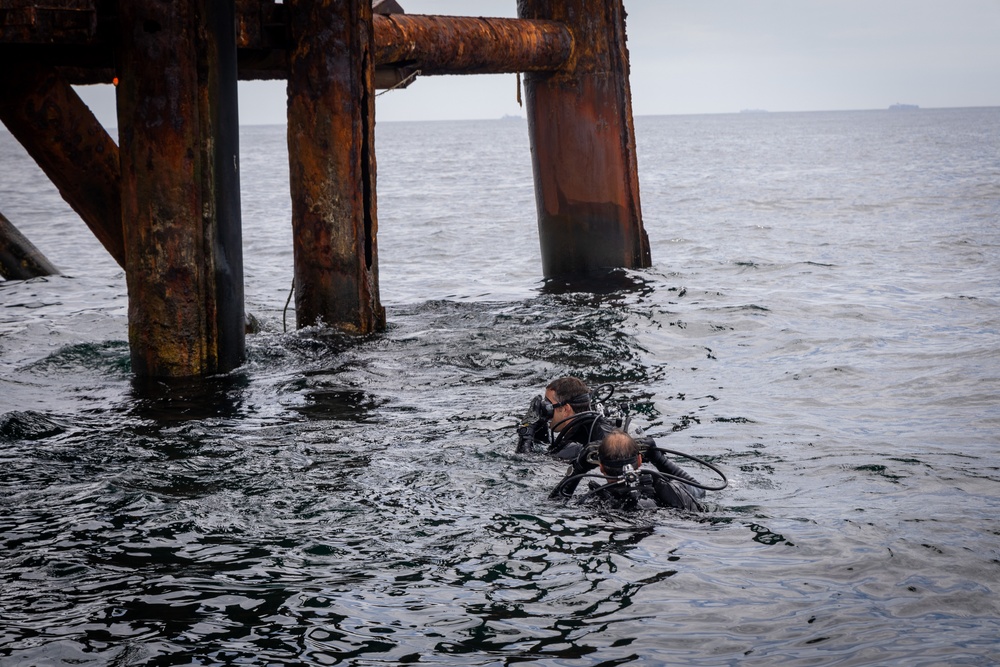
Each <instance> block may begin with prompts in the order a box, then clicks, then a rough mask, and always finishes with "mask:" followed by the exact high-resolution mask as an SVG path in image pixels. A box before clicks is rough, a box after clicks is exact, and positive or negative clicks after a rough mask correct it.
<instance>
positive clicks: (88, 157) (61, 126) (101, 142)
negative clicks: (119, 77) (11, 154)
mask: <svg viewBox="0 0 1000 667" xmlns="http://www.w3.org/2000/svg"><path fill="white" fill-rule="evenodd" d="M0 88H2V89H3V94H2V95H0V120H2V121H3V123H4V125H6V126H7V129H9V130H10V132H11V134H13V135H14V136H15V137H16V138H17V140H18V141H19V142H20V143H21V145H22V146H24V148H25V150H27V151H28V154H29V155H31V157H32V158H34V160H35V162H37V163H38V166H39V167H41V168H42V171H44V172H45V174H46V175H47V176H48V177H49V179H50V180H51V181H52V182H53V183H54V184H55V186H56V187H57V188H58V189H59V194H61V195H62V197H63V199H65V200H66V202H67V203H68V204H69V205H70V206H71V207H72V208H73V210H74V211H76V212H77V214H79V216H80V217H81V218H82V219H83V221H84V222H85V223H87V226H88V227H90V229H91V231H93V232H94V235H95V236H96V237H97V239H98V240H99V241H100V242H101V244H102V245H103V246H104V247H105V248H106V249H107V251H108V252H109V253H111V256H112V257H114V259H115V261H116V262H118V264H119V265H120V266H125V241H124V236H123V232H122V216H121V198H120V176H121V170H120V167H119V163H118V146H116V145H115V142H114V140H113V139H112V138H111V137H110V136H109V135H108V133H107V131H105V129H104V127H103V126H102V125H101V123H100V122H99V121H98V120H97V118H96V117H95V116H94V114H93V113H92V112H91V111H90V109H89V108H88V107H87V105H86V104H84V102H83V100H81V99H80V97H79V96H78V95H77V94H76V92H75V91H74V90H73V88H72V86H70V85H69V84H68V83H67V82H66V81H65V80H64V79H63V78H62V77H60V76H59V75H57V74H56V73H55V71H54V70H52V68H48V67H42V66H39V65H34V64H31V63H22V64H19V65H17V66H12V65H9V66H6V67H3V68H0Z"/></svg>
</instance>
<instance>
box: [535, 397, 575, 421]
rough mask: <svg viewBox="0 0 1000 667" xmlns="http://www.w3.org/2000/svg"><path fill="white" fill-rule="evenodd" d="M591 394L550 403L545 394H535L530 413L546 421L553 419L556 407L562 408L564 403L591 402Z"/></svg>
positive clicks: (537, 418)
mask: <svg viewBox="0 0 1000 667" xmlns="http://www.w3.org/2000/svg"><path fill="white" fill-rule="evenodd" d="M589 402H590V394H589V393H588V394H579V395H577V396H574V397H573V398H570V399H569V400H566V401H562V402H559V403H550V402H549V401H548V399H546V398H544V397H543V396H540V395H539V396H535V397H534V398H533V399H531V404H530V405H529V406H528V413H529V414H530V415H532V416H534V418H535V419H536V420H539V419H544V420H545V421H552V418H553V417H554V416H555V413H556V408H561V407H562V406H564V405H572V404H573V403H577V404H579V403H589Z"/></svg>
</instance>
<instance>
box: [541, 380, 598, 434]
mask: <svg viewBox="0 0 1000 667" xmlns="http://www.w3.org/2000/svg"><path fill="white" fill-rule="evenodd" d="M545 400H546V401H548V402H549V404H550V405H551V406H552V415H551V416H550V417H549V426H550V427H551V428H552V430H553V431H561V430H563V428H564V427H565V426H566V425H567V424H568V423H569V422H568V421H567V420H569V419H570V418H571V417H572V416H573V415H575V414H577V413H580V412H587V411H588V410H590V388H589V387H587V385H586V383H584V381H583V380H581V379H580V378H575V377H572V376H566V377H561V378H559V379H557V380H553V381H552V382H550V383H549V384H548V386H547V387H545Z"/></svg>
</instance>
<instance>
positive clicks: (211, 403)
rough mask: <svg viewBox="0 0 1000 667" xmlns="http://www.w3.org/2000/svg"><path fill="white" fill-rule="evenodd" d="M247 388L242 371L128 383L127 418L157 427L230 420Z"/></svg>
mask: <svg viewBox="0 0 1000 667" xmlns="http://www.w3.org/2000/svg"><path fill="white" fill-rule="evenodd" d="M248 385H249V378H248V376H247V374H246V372H245V371H242V370H236V371H233V372H232V373H227V374H225V375H213V376H210V377H203V378H202V377H194V378H143V377H133V378H132V380H131V392H130V396H129V398H130V399H131V400H130V402H129V405H128V408H129V412H130V414H131V415H133V416H135V417H138V418H140V419H148V420H152V421H155V422H159V423H172V422H184V421H196V420H202V419H213V418H232V417H235V416H237V415H239V413H240V409H241V407H242V405H243V392H244V390H245V389H246V388H247V386H248Z"/></svg>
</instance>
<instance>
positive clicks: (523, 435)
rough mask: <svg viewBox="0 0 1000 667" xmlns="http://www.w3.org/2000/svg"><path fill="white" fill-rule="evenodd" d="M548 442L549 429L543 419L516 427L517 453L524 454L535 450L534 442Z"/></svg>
mask: <svg viewBox="0 0 1000 667" xmlns="http://www.w3.org/2000/svg"><path fill="white" fill-rule="evenodd" d="M548 441H549V428H548V424H546V422H545V420H544V419H539V420H538V421H536V422H535V423H533V424H530V423H525V424H521V425H520V426H518V427H517V450H516V451H517V453H518V454H524V453H526V452H530V451H532V450H533V449H534V448H535V443H536V442H548Z"/></svg>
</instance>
